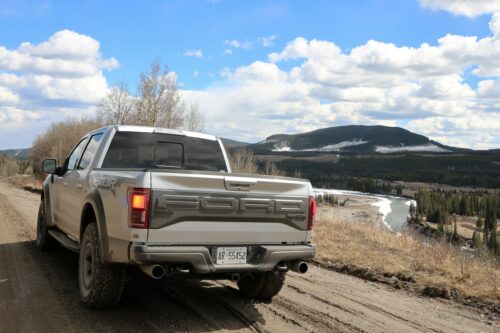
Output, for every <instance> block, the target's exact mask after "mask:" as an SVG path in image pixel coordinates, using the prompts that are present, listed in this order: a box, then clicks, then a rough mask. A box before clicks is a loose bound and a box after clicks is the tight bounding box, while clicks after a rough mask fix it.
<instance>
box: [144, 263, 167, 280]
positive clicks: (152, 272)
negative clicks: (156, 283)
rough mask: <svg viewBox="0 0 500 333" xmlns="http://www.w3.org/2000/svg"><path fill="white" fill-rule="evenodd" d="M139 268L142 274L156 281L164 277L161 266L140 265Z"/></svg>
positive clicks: (163, 269)
mask: <svg viewBox="0 0 500 333" xmlns="http://www.w3.org/2000/svg"><path fill="white" fill-rule="evenodd" d="M140 267H141V270H142V271H143V272H144V273H146V274H147V275H149V276H150V277H152V278H153V279H156V280H159V279H161V278H162V277H163V276H164V275H165V268H164V267H163V266H161V265H141V266H140Z"/></svg>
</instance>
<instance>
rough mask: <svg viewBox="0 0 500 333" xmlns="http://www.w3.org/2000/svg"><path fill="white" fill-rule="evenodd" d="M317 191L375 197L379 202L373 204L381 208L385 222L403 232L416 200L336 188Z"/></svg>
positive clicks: (380, 211)
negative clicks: (412, 204)
mask: <svg viewBox="0 0 500 333" xmlns="http://www.w3.org/2000/svg"><path fill="white" fill-rule="evenodd" d="M314 191H315V193H329V194H333V195H335V194H337V195H344V196H358V197H368V198H374V199H376V200H377V202H375V203H373V204H372V205H373V206H377V207H378V208H379V213H380V214H382V215H383V222H384V224H385V225H387V227H388V228H389V229H391V230H392V231H394V232H401V230H402V229H403V227H404V225H405V224H406V219H407V217H408V215H409V214H410V205H411V203H412V202H414V200H410V199H406V198H401V197H395V196H390V195H378V194H370V193H363V192H356V191H344V190H334V189H320V188H315V189H314ZM414 204H415V203H414Z"/></svg>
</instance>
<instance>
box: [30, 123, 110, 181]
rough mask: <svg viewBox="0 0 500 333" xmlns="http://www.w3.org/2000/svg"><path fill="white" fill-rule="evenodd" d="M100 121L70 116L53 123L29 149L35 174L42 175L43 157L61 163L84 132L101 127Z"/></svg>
mask: <svg viewBox="0 0 500 333" xmlns="http://www.w3.org/2000/svg"><path fill="white" fill-rule="evenodd" d="M101 126H102V124H101V122H100V121H98V120H95V119H87V118H82V119H76V118H72V119H71V118H70V119H68V120H66V121H62V122H59V123H53V124H52V125H51V126H50V127H49V128H48V129H47V130H46V131H45V132H44V133H42V134H40V135H39V136H38V137H37V138H36V139H35V141H34V142H33V148H32V151H31V166H32V167H33V172H34V174H35V175H36V176H38V177H42V176H43V175H42V173H41V165H42V160H43V159H44V158H48V157H53V158H56V159H57V162H58V163H59V164H62V163H63V162H64V160H65V159H66V157H67V156H68V154H69V153H70V152H71V149H72V148H73V147H74V146H75V145H76V144H77V143H78V140H79V139H80V138H81V137H82V136H83V135H84V134H85V133H88V132H90V131H91V130H94V129H96V128H99V127H101Z"/></svg>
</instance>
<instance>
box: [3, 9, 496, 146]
mask: <svg viewBox="0 0 500 333" xmlns="http://www.w3.org/2000/svg"><path fill="white" fill-rule="evenodd" d="M154 59H160V60H161V62H162V64H164V65H167V66H168V67H169V70H170V71H171V72H173V73H175V75H176V78H177V82H178V85H179V88H180V90H181V94H182V96H183V101H184V102H185V103H186V105H189V104H191V103H197V104H198V105H199V107H200V110H201V111H202V112H203V114H204V116H205V130H204V131H205V132H208V133H210V134H214V135H217V136H222V137H227V138H231V139H235V140H240V141H245V142H257V141H260V140H263V139H265V138H266V137H267V136H269V135H272V134H277V133H299V132H305V131H311V130H315V129H318V128H323V127H328V126H340V125H348V124H358V125H387V126H400V127H403V128H406V129H408V130H410V131H413V132H416V133H419V134H423V135H426V136H429V137H430V138H431V139H434V140H437V141H439V142H441V143H444V144H449V145H454V146H460V147H468V148H474V149H489V148H500V134H499V133H500V0H359V1H350V0H325V1H320V0H318V1H299V0H290V1H240V0H184V1H180V0H177V1H140V2H139V1H137V2H133V1H80V2H71V1H52V0H47V1H27V0H0V149H7V148H23V147H29V146H31V144H32V142H33V140H34V139H35V138H36V136H37V135H38V134H40V133H43V132H44V131H45V130H46V129H47V128H48V126H50V124H51V123H53V122H56V121H61V120H64V119H66V118H67V117H81V116H87V117H91V116H93V115H95V107H96V104H97V103H98V102H99V100H101V99H102V98H103V97H104V96H105V95H106V94H107V93H108V92H109V89H110V88H111V87H112V86H114V85H116V84H118V83H119V81H121V80H125V81H126V82H128V84H129V87H130V90H131V92H132V93H133V92H134V91H135V88H136V86H137V81H138V77H139V74H140V73H141V72H142V71H145V70H147V69H148V67H149V65H150V64H151V62H152V61H153V60H154Z"/></svg>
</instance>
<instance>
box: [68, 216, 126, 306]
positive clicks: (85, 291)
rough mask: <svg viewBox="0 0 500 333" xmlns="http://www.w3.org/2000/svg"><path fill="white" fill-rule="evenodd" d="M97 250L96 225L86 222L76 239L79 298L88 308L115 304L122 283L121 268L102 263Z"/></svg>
mask: <svg viewBox="0 0 500 333" xmlns="http://www.w3.org/2000/svg"><path fill="white" fill-rule="evenodd" d="M100 251H101V250H100V248H99V234H98V232H97V225H96V224H95V223H90V224H89V225H87V227H86V228H85V231H84V232H83V237H82V240H81V242H80V260H79V269H78V280H79V285H80V297H81V299H82V302H83V304H85V306H87V307H89V308H103V307H111V306H115V305H117V304H118V303H119V302H120V299H121V297H122V293H123V286H124V284H125V268H124V267H123V266H110V265H106V264H105V263H103V262H102V259H101V256H100Z"/></svg>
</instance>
